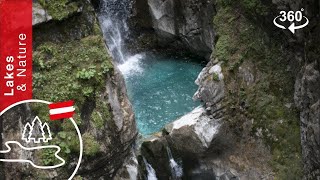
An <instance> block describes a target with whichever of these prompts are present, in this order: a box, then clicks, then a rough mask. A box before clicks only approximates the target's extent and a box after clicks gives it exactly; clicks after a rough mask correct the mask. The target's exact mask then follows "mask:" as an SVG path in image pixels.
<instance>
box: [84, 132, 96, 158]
mask: <svg viewBox="0 0 320 180" xmlns="http://www.w3.org/2000/svg"><path fill="white" fill-rule="evenodd" d="M83 144H84V154H85V155H87V156H94V155H96V154H97V153H98V152H99V150H100V146H99V143H98V142H97V141H96V140H95V138H94V137H93V136H92V135H91V134H88V133H85V134H84V135H83Z"/></svg>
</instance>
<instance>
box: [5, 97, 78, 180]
mask: <svg viewBox="0 0 320 180" xmlns="http://www.w3.org/2000/svg"><path fill="white" fill-rule="evenodd" d="M66 105H67V106H66ZM63 106H66V107H63ZM73 113H74V108H73V104H72V105H71V106H70V104H69V105H68V103H67V104H66V103H60V104H53V103H51V102H48V101H44V100H37V99H31V100H24V101H20V102H17V103H15V104H12V105H11V106H9V107H7V108H6V109H5V110H3V111H2V112H1V113H0V118H2V121H3V122H2V129H3V132H2V134H3V136H2V140H1V139H0V141H2V147H3V148H2V149H3V150H0V162H3V163H5V166H8V168H6V169H10V170H12V171H17V169H16V167H18V168H20V167H23V168H28V170H30V169H31V170H30V172H29V173H30V174H32V170H35V171H37V173H35V174H37V175H38V174H39V172H40V171H46V170H50V172H52V170H54V169H59V168H64V167H66V168H68V171H67V172H71V170H70V169H72V170H73V171H72V174H71V175H70V176H69V175H66V174H64V175H63V177H69V178H68V180H71V179H72V178H73V177H74V176H75V175H76V173H77V171H78V169H79V167H80V163H81V160H82V155H83V141H82V137H81V133H80V130H79V127H78V125H77V123H76V122H75V120H74V119H73V117H72V115H73ZM49 117H50V118H49ZM66 117H67V118H66ZM61 119H63V120H62V121H61ZM77 139H78V140H77ZM75 152H76V153H75ZM71 153H72V157H69V156H71V155H70V154H71ZM74 154H79V156H75V155H74ZM68 161H70V162H68ZM16 164H19V165H16ZM57 172H60V171H57ZM43 174H46V173H43ZM47 174H50V173H47Z"/></svg>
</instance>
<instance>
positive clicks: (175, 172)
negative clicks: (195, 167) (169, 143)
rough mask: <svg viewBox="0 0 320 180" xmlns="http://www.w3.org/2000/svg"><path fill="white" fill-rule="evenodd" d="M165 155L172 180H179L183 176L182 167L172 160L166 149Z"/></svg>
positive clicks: (169, 151)
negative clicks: (166, 155)
mask: <svg viewBox="0 0 320 180" xmlns="http://www.w3.org/2000/svg"><path fill="white" fill-rule="evenodd" d="M167 153H168V157H169V161H170V168H171V175H172V177H173V179H180V178H181V177H182V175H183V169H182V167H181V166H180V165H179V164H178V163H177V162H176V161H175V160H174V158H173V156H172V153H171V150H170V148H169V147H167Z"/></svg>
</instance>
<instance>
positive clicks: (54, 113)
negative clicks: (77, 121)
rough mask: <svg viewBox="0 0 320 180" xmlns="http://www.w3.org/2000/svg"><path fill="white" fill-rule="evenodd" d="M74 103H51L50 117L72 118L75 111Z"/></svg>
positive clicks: (54, 118)
mask: <svg viewBox="0 0 320 180" xmlns="http://www.w3.org/2000/svg"><path fill="white" fill-rule="evenodd" d="M73 104H74V102H73V101H66V102H58V103H52V104H49V108H50V119H51V120H58V119H64V118H72V116H73V115H74V111H75V108H74V107H73Z"/></svg>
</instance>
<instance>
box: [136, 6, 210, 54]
mask: <svg viewBox="0 0 320 180" xmlns="http://www.w3.org/2000/svg"><path fill="white" fill-rule="evenodd" d="M134 12H135V14H133V19H134V21H135V22H136V25H137V26H135V28H138V30H139V31H140V32H143V31H144V30H146V29H153V30H155V32H156V34H157V36H156V37H157V39H158V41H159V43H160V44H164V45H165V46H167V45H168V44H171V47H172V48H177V49H188V51H191V52H192V53H194V54H197V55H200V56H202V57H206V58H209V56H210V54H211V51H212V46H213V43H214V31H213V26H212V17H213V15H214V14H215V10H214V6H213V1H211V0H209V1H207V0H187V1H185V0H165V1H157V0H136V1H135V5H134ZM142 12H143V13H142Z"/></svg>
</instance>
